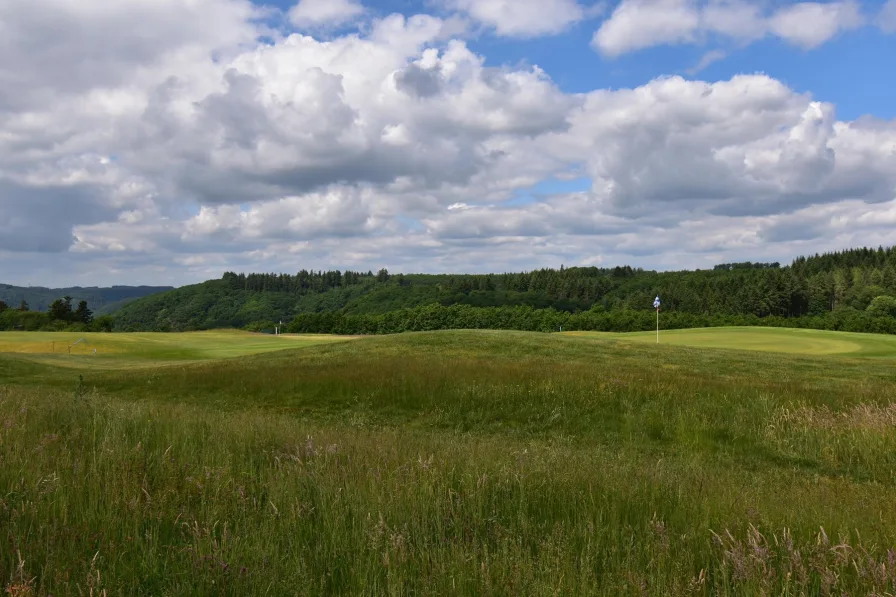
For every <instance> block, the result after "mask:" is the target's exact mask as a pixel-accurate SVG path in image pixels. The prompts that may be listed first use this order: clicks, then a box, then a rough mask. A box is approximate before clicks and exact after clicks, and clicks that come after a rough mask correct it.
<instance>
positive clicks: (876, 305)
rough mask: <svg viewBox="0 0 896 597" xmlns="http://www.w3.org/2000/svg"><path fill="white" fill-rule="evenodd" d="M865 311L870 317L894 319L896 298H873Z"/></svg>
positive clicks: (895, 315)
mask: <svg viewBox="0 0 896 597" xmlns="http://www.w3.org/2000/svg"><path fill="white" fill-rule="evenodd" d="M867 311H868V312H869V313H871V314H872V315H877V316H887V317H896V298H894V297H892V296H878V297H875V298H874V299H873V300H872V301H871V304H870V305H868V309H867Z"/></svg>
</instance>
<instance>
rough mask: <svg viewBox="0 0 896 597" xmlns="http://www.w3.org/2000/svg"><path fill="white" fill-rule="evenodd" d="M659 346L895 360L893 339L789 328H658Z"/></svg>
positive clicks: (638, 338)
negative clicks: (670, 345) (669, 345)
mask: <svg viewBox="0 0 896 597" xmlns="http://www.w3.org/2000/svg"><path fill="white" fill-rule="evenodd" d="M563 335H565V336H579V337H592V338H602V339H615V340H619V341H633V342H654V343H655V342H656V341H657V336H656V332H634V333H612V332H563ZM659 342H660V344H672V345H678V346H692V347H695V348H721V349H734V350H758V351H763V352H784V353H791V354H806V355H843V356H850V357H883V358H893V357H896V337H893V336H884V335H882V334H856V333H850V332H830V331H824V330H803V329H793V328H757V327H723V328H699V329H686V330H663V329H660V334H659Z"/></svg>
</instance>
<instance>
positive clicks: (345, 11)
mask: <svg viewBox="0 0 896 597" xmlns="http://www.w3.org/2000/svg"><path fill="white" fill-rule="evenodd" d="M362 14H364V6H363V5H362V4H361V3H360V2H356V1H355V0H299V3H298V4H296V5H295V6H293V7H292V8H291V9H290V10H289V20H290V22H292V24H293V25H295V26H297V27H320V26H328V25H341V24H343V23H345V22H347V21H350V20H352V19H355V18H357V17H359V16H361V15H362Z"/></svg>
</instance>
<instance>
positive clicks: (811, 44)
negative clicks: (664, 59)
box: [592, 0, 892, 57]
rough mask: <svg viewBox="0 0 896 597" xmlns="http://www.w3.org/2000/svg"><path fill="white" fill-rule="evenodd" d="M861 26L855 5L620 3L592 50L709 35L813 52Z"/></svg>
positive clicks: (719, 0)
mask: <svg viewBox="0 0 896 597" xmlns="http://www.w3.org/2000/svg"><path fill="white" fill-rule="evenodd" d="M891 1H892V0H891ZM862 24H864V18H863V17H862V15H861V12H860V10H859V5H858V4H857V3H856V2H855V1H854V0H842V1H836V2H825V3H818V2H797V3H794V4H790V5H787V6H783V7H780V8H779V9H778V10H777V11H775V12H773V13H771V14H768V15H765V14H763V12H762V6H761V5H760V4H756V3H753V2H749V1H747V0H709V1H708V2H706V3H703V2H698V0H622V1H621V2H620V3H619V4H618V5H617V7H616V9H615V10H614V11H613V13H612V14H611V15H610V17H609V18H608V19H607V20H605V21H604V22H603V23H602V24H601V26H600V28H599V29H598V30H597V31H596V32H595V34H594V37H593V39H592V46H593V47H594V48H595V49H596V50H597V51H598V52H600V53H601V54H603V55H605V56H609V57H615V56H619V55H621V54H625V53H627V52H633V51H636V50H642V49H645V48H650V47H654V46H661V45H674V44H693V43H705V42H706V41H707V40H708V39H709V38H710V37H711V36H721V37H722V38H728V39H730V40H732V41H734V42H736V43H741V44H742V43H748V42H751V41H755V40H758V39H760V38H763V37H765V36H766V35H774V36H777V37H779V38H781V39H783V40H785V41H786V42H787V43H789V44H791V45H794V46H797V47H800V48H803V49H812V48H815V47H818V46H820V45H822V44H823V43H825V42H827V41H829V40H831V39H833V38H834V37H835V36H836V35H838V34H839V33H841V32H843V31H848V30H851V29H856V28H858V27H860V26H861V25H862Z"/></svg>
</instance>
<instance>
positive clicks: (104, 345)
mask: <svg viewBox="0 0 896 597" xmlns="http://www.w3.org/2000/svg"><path fill="white" fill-rule="evenodd" d="M349 339H350V338H348V337H340V336H327V335H296V334H284V335H281V336H273V335H270V334H254V333H250V332H244V331H239V330H213V331H203V332H185V333H172V334H164V333H152V332H143V333H127V334H104V333H91V332H88V333H76V332H0V353H11V354H16V355H22V356H23V357H24V358H26V359H27V360H30V361H35V362H42V363H46V364H50V365H54V366H61V367H73V368H84V369H91V368H93V369H131V368H133V367H139V366H157V365H158V364H159V363H160V362H165V363H169V364H170V363H177V362H181V363H184V362H194V361H204V360H210V359H225V358H234V357H239V356H245V355H252V354H261V353H267V352H273V351H277V350H284V349H290V348H298V347H306V346H316V345H319V344H328V343H331V342H344V341H347V340H349ZM79 340H81V342H78V341H79ZM76 342H77V344H76ZM94 350H96V352H94Z"/></svg>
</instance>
